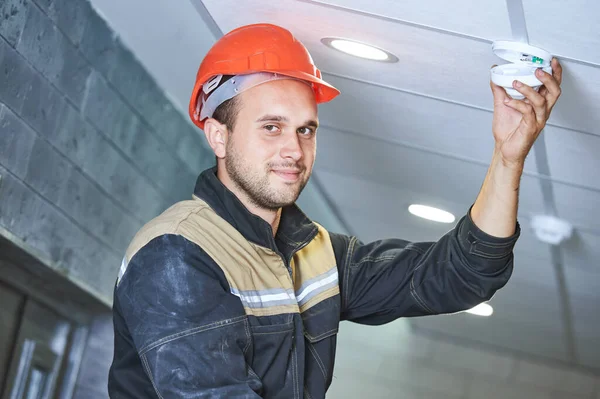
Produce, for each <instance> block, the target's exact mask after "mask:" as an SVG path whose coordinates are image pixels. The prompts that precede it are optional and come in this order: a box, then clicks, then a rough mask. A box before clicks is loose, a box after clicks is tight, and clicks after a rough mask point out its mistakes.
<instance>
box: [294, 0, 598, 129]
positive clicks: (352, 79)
mask: <svg viewBox="0 0 600 399" xmlns="http://www.w3.org/2000/svg"><path fill="white" fill-rule="evenodd" d="M297 1H303V0H297ZM321 73H322V74H323V75H329V76H334V77H336V78H340V79H345V80H350V81H353V82H358V83H363V84H366V85H371V86H375V87H380V88H383V89H388V90H392V91H398V92H401V93H406V94H410V95H413V96H417V97H424V98H427V99H430V100H436V101H440V102H444V103H448V104H452V105H459V106H462V107H466V108H471V109H476V110H479V111H484V112H488V113H493V112H494V111H493V110H491V109H488V108H485V107H480V106H478V105H473V104H468V103H463V102H461V101H455V100H449V99H447V98H443V97H438V96H434V95H431V94H425V93H420V92H417V91H413V90H409V89H401V88H399V87H396V86H391V85H387V84H384V83H379V82H373V81H370V80H366V79H360V78H355V77H352V76H348V75H342V74H340V73H335V72H329V71H326V70H322V71H321ZM546 126H552V127H556V128H559V129H564V130H568V131H570V132H574V133H579V134H583V135H587V136H593V137H600V133H598V134H596V133H591V132H588V131H585V130H580V129H575V128H572V127H568V126H563V125H559V124H557V123H553V122H548V123H546Z"/></svg>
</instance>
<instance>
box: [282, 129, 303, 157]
mask: <svg viewBox="0 0 600 399" xmlns="http://www.w3.org/2000/svg"><path fill="white" fill-rule="evenodd" d="M280 154H281V157H282V158H285V159H290V160H293V161H294V162H298V161H299V160H300V159H302V156H303V155H304V153H303V151H302V146H301V145H300V138H299V137H298V135H297V134H291V135H289V137H287V140H286V141H285V143H284V145H283V146H282V147H281V151H280Z"/></svg>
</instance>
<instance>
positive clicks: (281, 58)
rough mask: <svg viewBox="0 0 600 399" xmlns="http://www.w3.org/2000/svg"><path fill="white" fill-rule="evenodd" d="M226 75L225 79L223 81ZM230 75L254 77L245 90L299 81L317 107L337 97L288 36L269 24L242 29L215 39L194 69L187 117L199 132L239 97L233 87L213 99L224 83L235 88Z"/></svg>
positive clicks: (293, 38) (335, 91)
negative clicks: (278, 81)
mask: <svg viewBox="0 0 600 399" xmlns="http://www.w3.org/2000/svg"><path fill="white" fill-rule="evenodd" d="M228 75H229V79H227V78H226V79H223V76H228ZM231 75H233V76H236V75H254V76H253V77H252V78H251V79H246V81H245V83H244V87H245V88H246V89H247V88H249V87H252V86H253V85H256V84H260V83H261V82H264V81H268V80H275V79H282V78H286V79H287V78H292V79H299V80H301V81H304V82H306V83H307V84H309V85H310V86H311V88H312V89H313V92H314V94H315V100H316V102H317V103H323V102H327V101H330V100H332V99H333V98H335V97H336V96H337V95H338V94H340V92H339V90H337V89H336V88H335V87H333V86H332V85H330V84H329V83H327V82H325V81H324V80H322V79H321V71H319V69H318V68H317V67H316V66H315V65H314V63H313V60H312V57H311V56H310V54H309V52H308V50H307V49H306V47H304V45H303V44H302V43H300V41H298V40H297V39H296V38H295V37H294V36H293V35H292V33H291V32H289V31H288V30H286V29H284V28H281V27H279V26H276V25H272V24H253V25H246V26H242V27H240V28H237V29H234V30H233V31H231V32H229V33H227V34H226V35H225V36H223V37H222V38H221V39H219V40H218V41H217V42H216V43H215V44H214V45H213V46H212V48H211V49H210V50H209V51H208V53H207V54H206V56H205V57H204V59H203V60H202V63H201V64H200V68H199V69H198V73H197V75H196V83H195V85H194V90H193V92H192V96H191V98H190V104H189V115H190V118H191V119H192V122H194V124H196V125H197V126H198V127H200V128H201V129H204V120H205V119H206V118H207V117H210V116H212V112H213V111H214V108H216V106H218V105H219V104H220V103H222V102H223V101H225V100H227V99H228V98H231V97H233V96H234V95H236V94H239V92H240V91H239V87H237V88H232V89H230V90H229V93H230V94H229V95H227V94H225V95H224V94H223V91H221V93H220V94H219V95H217V92H216V89H217V87H219V85H223V84H224V83H225V82H229V83H234V84H239V83H235V82H236V81H235V79H231ZM243 77H246V78H249V76H243ZM240 80H243V79H240ZM232 81H233V82H232ZM249 82H250V83H249ZM231 87H233V86H231ZM226 91H227V90H226ZM211 95H212V96H214V97H215V98H217V99H216V100H215V99H213V101H212V105H211V106H210V107H208V106H207V105H206V104H207V100H208V99H209V98H210V97H211ZM209 105H210V104H209ZM203 108H204V109H203Z"/></svg>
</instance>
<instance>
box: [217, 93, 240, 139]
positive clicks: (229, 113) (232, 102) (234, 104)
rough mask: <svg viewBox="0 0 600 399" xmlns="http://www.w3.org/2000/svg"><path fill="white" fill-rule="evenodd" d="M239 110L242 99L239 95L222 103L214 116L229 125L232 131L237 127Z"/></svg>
mask: <svg viewBox="0 0 600 399" xmlns="http://www.w3.org/2000/svg"><path fill="white" fill-rule="evenodd" d="M239 112H240V101H239V99H238V97H233V98H230V99H229V100H227V101H224V102H223V103H221V104H220V105H219V106H218V107H217V109H215V112H214V113H213V116H212V117H213V118H214V119H216V120H217V121H218V122H219V123H221V124H223V125H225V126H227V129H228V130H229V131H230V132H232V131H233V129H234V128H235V123H236V121H237V117H238V114H239Z"/></svg>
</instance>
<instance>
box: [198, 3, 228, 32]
mask: <svg viewBox="0 0 600 399" xmlns="http://www.w3.org/2000/svg"><path fill="white" fill-rule="evenodd" d="M191 2H192V4H193V5H194V7H195V8H196V11H198V14H200V17H201V18H202V20H203V21H204V23H205V24H206V25H207V26H208V29H209V30H210V32H211V33H212V34H213V36H214V37H215V40H219V39H220V38H221V37H222V36H223V31H222V30H221V27H219V24H217V21H215V19H214V18H213V16H212V14H211V13H210V12H209V11H208V8H206V5H205V4H204V2H203V1H202V0H191Z"/></svg>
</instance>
